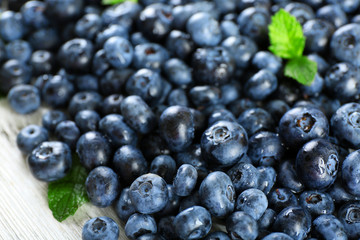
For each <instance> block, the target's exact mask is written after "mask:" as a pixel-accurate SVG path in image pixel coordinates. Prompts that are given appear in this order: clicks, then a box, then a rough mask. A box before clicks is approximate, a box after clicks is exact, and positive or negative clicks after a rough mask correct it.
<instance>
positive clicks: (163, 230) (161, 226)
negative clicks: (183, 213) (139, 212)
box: [158, 216, 178, 240]
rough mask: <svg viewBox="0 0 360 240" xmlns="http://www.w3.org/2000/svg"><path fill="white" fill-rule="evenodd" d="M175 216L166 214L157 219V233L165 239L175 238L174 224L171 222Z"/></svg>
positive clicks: (172, 239) (173, 239) (171, 239)
mask: <svg viewBox="0 0 360 240" xmlns="http://www.w3.org/2000/svg"><path fill="white" fill-rule="evenodd" d="M174 218H175V216H166V217H162V218H160V220H159V221H158V233H159V234H160V235H161V236H162V237H163V238H165V239H167V240H177V239H178V238H177V234H176V233H175V226H174V224H173V222H174Z"/></svg>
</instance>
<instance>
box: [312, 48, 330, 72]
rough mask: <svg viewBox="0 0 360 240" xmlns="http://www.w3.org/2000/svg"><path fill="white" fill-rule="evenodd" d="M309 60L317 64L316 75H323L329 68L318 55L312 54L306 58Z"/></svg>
mask: <svg viewBox="0 0 360 240" xmlns="http://www.w3.org/2000/svg"><path fill="white" fill-rule="evenodd" d="M307 57H308V58H309V59H310V60H312V61H314V62H316V63H317V70H318V73H320V74H324V73H325V72H326V70H327V69H328V68H329V64H328V62H327V61H325V59H324V58H323V57H321V56H320V55H318V54H315V53H312V54H309V55H308V56H307Z"/></svg>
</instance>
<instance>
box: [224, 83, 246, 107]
mask: <svg viewBox="0 0 360 240" xmlns="http://www.w3.org/2000/svg"><path fill="white" fill-rule="evenodd" d="M241 88H242V86H241V84H240V83H239V82H237V81H232V82H229V83H227V84H225V85H222V86H221V87H220V90H221V92H222V93H226V94H221V99H220V102H221V103H222V104H224V105H230V103H233V102H234V101H235V100H237V99H239V98H240V92H241Z"/></svg>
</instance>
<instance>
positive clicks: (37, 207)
mask: <svg viewBox="0 0 360 240" xmlns="http://www.w3.org/2000/svg"><path fill="white" fill-rule="evenodd" d="M43 111H45V110H44V109H42V110H39V111H37V112H36V113H35V114H31V115H28V116H23V115H19V114H16V113H15V112H14V111H12V110H11V109H10V108H9V106H8V104H7V102H6V99H1V100H0V163H1V165H0V239H1V240H2V239H3V240H12V239H21V240H27V239H29V240H34V239H36V240H42V239H44V240H45V239H46V240H48V239H55V240H56V239H65V240H67V239H69V240H75V239H76V240H78V239H81V231H82V226H83V225H84V223H85V222H86V221H87V220H89V219H90V218H93V217H96V216H108V217H111V218H113V219H114V220H115V221H116V222H117V223H118V224H119V225H120V237H119V239H124V240H125V239H127V238H126V236H125V233H124V231H123V224H121V223H120V221H119V219H118V218H117V216H116V214H115V211H114V209H113V208H106V209H100V208H98V207H95V206H93V205H91V204H90V203H87V204H85V205H84V206H82V207H81V208H80V209H79V210H78V211H77V212H76V214H75V215H74V216H72V217H69V218H68V219H66V220H65V221H63V222H61V223H59V222H58V221H57V220H56V219H55V218H54V217H53V216H52V213H51V211H50V210H49V207H48V204H47V184H46V183H44V182H40V181H38V180H36V179H35V178H34V177H33V176H32V175H31V173H30V171H29V169H28V167H27V165H26V159H25V156H23V155H22V154H21V153H20V151H19V150H18V149H17V146H16V142H15V140H16V135H17V133H18V132H19V131H20V130H21V129H22V128H23V127H25V126H27V125H29V124H40V118H41V113H42V112H43Z"/></svg>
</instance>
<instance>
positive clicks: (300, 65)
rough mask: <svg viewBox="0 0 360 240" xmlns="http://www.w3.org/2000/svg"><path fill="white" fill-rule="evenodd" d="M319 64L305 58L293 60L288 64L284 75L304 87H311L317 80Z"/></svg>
mask: <svg viewBox="0 0 360 240" xmlns="http://www.w3.org/2000/svg"><path fill="white" fill-rule="evenodd" d="M316 72H317V64H316V62H314V61H311V60H310V59H308V58H307V57H305V56H302V57H298V58H294V59H291V60H290V61H288V62H287V63H286V66H285V70H284V74H285V76H287V77H291V78H293V79H295V80H296V81H298V82H299V83H301V84H304V85H311V83H312V82H313V80H314V79H315V75H316Z"/></svg>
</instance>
